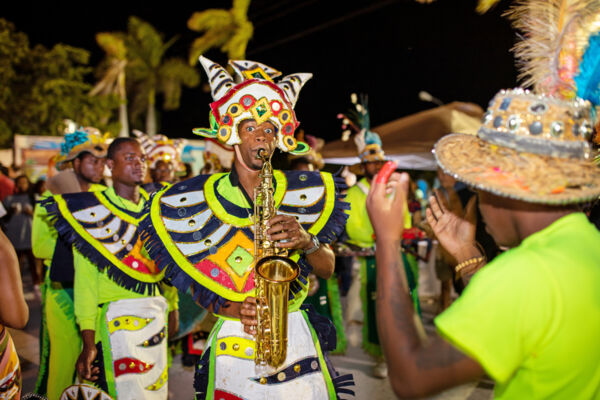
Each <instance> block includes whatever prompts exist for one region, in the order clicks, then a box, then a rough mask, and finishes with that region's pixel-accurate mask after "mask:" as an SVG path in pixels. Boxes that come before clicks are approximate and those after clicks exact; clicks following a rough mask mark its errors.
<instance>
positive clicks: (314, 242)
mask: <svg viewBox="0 0 600 400" xmlns="http://www.w3.org/2000/svg"><path fill="white" fill-rule="evenodd" d="M319 247H321V243H320V242H319V239H317V237H316V236H315V235H312V234H311V235H310V241H309V242H308V244H307V245H306V246H304V247H303V248H302V251H303V252H304V254H305V255H310V254H312V253H314V252H316V251H317V250H319Z"/></svg>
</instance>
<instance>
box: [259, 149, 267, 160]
mask: <svg viewBox="0 0 600 400" xmlns="http://www.w3.org/2000/svg"><path fill="white" fill-rule="evenodd" d="M256 158H258V159H259V160H263V161H265V160H266V159H267V150H266V149H258V151H257V152H256Z"/></svg>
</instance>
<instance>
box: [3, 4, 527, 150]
mask: <svg viewBox="0 0 600 400" xmlns="http://www.w3.org/2000/svg"><path fill="white" fill-rule="evenodd" d="M4 3H5V4H3V6H2V8H1V9H0V16H1V17H3V18H6V19H8V20H9V21H12V22H13V23H15V24H16V26H17V29H18V30H20V31H23V32H25V33H27V34H28V36H29V39H30V43H31V44H37V43H41V44H43V45H46V46H52V45H54V44H56V43H59V42H62V43H66V44H69V45H72V46H77V47H83V48H86V49H88V50H90V51H91V52H92V63H93V64H94V65H95V64H97V63H98V62H99V61H100V60H101V59H102V57H103V53H102V51H101V50H100V48H99V47H98V46H97V45H96V43H95V39H94V34H95V33H96V32H101V31H116V30H122V31H124V30H126V27H127V19H128V17H129V16H130V15H136V16H138V17H140V18H142V19H145V20H146V21H148V22H150V23H151V24H152V25H154V27H155V28H157V29H158V30H159V31H161V32H163V33H164V35H165V38H166V39H168V38H170V37H172V36H174V35H179V40H178V42H177V43H176V44H175V45H174V46H173V47H172V48H171V49H170V50H169V52H168V53H167V55H168V56H180V57H183V58H185V59H187V55H188V49H189V45H190V43H191V42H192V41H193V40H194V38H195V37H197V36H198V33H197V32H193V31H190V30H188V29H187V26H186V22H187V19H188V18H189V17H190V15H191V14H192V13H193V12H194V11H200V10H202V9H205V8H226V9H228V8H230V7H231V1H221V0H219V1H202V2H189V1H188V2H177V1H168V2H164V3H162V4H164V5H159V6H150V2H148V1H120V2H117V1H112V0H110V1H103V2H81V1H80V2H79V3H76V4H74V3H72V2H64V1H56V2H27V1H18V0H17V1H11V2H4ZM6 3H9V5H6ZM507 3H509V2H507V1H505V2H502V3H501V4H500V7H497V8H496V9H494V10H492V11H491V12H489V13H488V14H485V15H483V16H481V15H479V14H477V13H476V12H475V6H476V1H475V0H437V1H436V2H434V3H432V4H429V5H423V4H419V3H417V2H415V1H413V0H373V1H364V0H363V1H349V0H347V1H329V0H321V1H316V0H281V1H265V0H254V1H252V4H251V6H250V10H249V18H250V20H251V21H252V22H253V23H254V29H255V31H254V37H253V39H252V40H251V41H250V43H249V45H248V50H247V58H248V59H250V60H255V61H260V62H263V63H265V64H267V65H270V66H272V67H274V68H276V69H278V70H280V71H282V72H283V74H284V75H286V74H289V73H294V72H312V73H313V74H314V77H313V79H312V80H311V81H309V82H308V83H307V84H306V85H305V87H304V89H303V90H302V93H301V95H300V98H299V100H298V103H297V105H296V113H297V116H298V119H299V120H300V121H301V128H303V129H304V130H305V131H306V133H309V134H313V135H316V136H320V137H323V138H325V139H326V140H335V139H337V138H339V137H340V135H341V128H340V124H339V121H338V120H337V119H336V114H337V113H339V112H344V111H346V110H347V109H348V108H349V107H350V93H352V92H357V93H360V92H362V93H367V94H368V95H369V106H370V110H371V123H372V126H377V125H379V124H383V123H385V122H389V121H391V120H394V119H396V118H400V117H402V116H405V115H409V114H412V113H415V112H418V111H421V110H424V109H427V108H431V107H434V105H432V104H430V103H424V102H422V101H420V100H419V99H418V97H417V95H418V93H419V91H420V90H426V91H428V92H430V93H431V94H432V95H434V96H436V97H437V98H439V99H441V100H442V101H443V102H451V101H455V100H460V101H471V102H474V103H477V104H479V105H481V106H482V107H484V108H485V106H486V105H487V103H488V101H489V99H491V98H492V97H493V95H494V94H495V93H496V92H497V91H498V90H499V89H501V88H509V87H513V86H515V85H516V84H517V81H516V75H517V72H516V70H515V68H514V61H513V57H512V55H511V53H510V51H509V49H510V48H511V47H512V45H513V44H514V41H515V39H516V35H515V33H514V32H513V31H512V29H511V27H510V23H509V22H508V21H507V20H506V19H505V18H503V17H502V16H501V14H502V12H503V11H504V9H505V8H506V7H507V5H508V4H507ZM206 56H207V57H209V58H211V59H213V60H214V61H217V62H220V63H223V64H224V63H225V62H226V56H225V55H224V54H223V53H221V52H220V51H218V50H213V51H211V52H209V53H208V54H206ZM198 68H199V70H200V69H201V68H200V67H198ZM201 75H202V79H203V80H204V79H205V75H204V72H203V71H202V72H201ZM92 78H93V77H91V76H90V79H92ZM210 101H211V99H210V94H208V93H205V92H204V91H203V90H202V89H201V87H197V88H195V89H189V90H188V89H186V90H184V94H183V97H182V100H181V104H182V105H181V108H180V109H179V110H176V111H170V112H162V116H161V120H160V132H161V133H164V134H167V135H168V136H170V137H193V135H192V134H191V129H192V128H194V127H197V126H205V127H206V126H208V118H207V117H208V110H209V108H208V103H209V102H210ZM159 102H160V100H159ZM415 134H418V132H415Z"/></svg>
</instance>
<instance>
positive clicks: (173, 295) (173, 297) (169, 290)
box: [161, 283, 179, 311]
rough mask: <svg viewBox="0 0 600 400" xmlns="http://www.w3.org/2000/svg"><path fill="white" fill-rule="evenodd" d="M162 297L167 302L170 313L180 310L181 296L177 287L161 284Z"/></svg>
mask: <svg viewBox="0 0 600 400" xmlns="http://www.w3.org/2000/svg"><path fill="white" fill-rule="evenodd" d="M161 289H162V295H163V297H164V298H165V299H166V300H167V305H168V306H169V311H176V310H179V294H178V293H177V288H176V287H175V286H169V285H167V284H165V283H161Z"/></svg>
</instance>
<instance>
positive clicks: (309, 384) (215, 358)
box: [142, 170, 352, 399]
mask: <svg viewBox="0 0 600 400" xmlns="http://www.w3.org/2000/svg"><path fill="white" fill-rule="evenodd" d="M238 185H239V183H238V181H237V174H236V173H235V171H234V172H233V173H221V174H213V175H210V176H209V175H201V176H198V177H196V178H192V179H189V180H186V181H183V182H180V183H178V184H175V185H173V186H171V187H169V188H167V189H163V190H162V191H160V192H158V193H157V194H156V195H155V196H154V197H153V199H152V202H151V208H150V213H149V216H148V217H147V218H146V219H145V220H144V221H143V222H142V229H143V231H144V233H143V235H144V236H145V237H144V240H146V243H145V244H146V247H147V249H148V252H149V253H150V255H151V258H152V259H153V260H155V261H156V262H157V265H158V267H159V268H160V269H161V270H163V271H164V272H165V276H166V277H167V278H168V279H170V280H171V283H172V284H173V285H175V286H176V287H178V288H179V289H180V290H181V291H187V290H188V289H189V288H191V290H192V292H193V293H194V298H195V300H196V301H197V302H198V303H199V304H201V305H202V306H204V307H210V306H212V308H213V309H214V310H215V313H217V314H218V313H219V311H220V308H221V307H222V306H223V305H224V303H225V302H226V301H235V302H242V301H243V300H244V299H245V298H246V297H247V296H254V233H253V229H254V223H253V207H252V206H251V205H250V204H249V202H248V201H247V200H246V198H245V196H244V194H243V193H242V191H241V189H240V187H239V186H238ZM342 187H343V183H342V180H341V179H338V178H334V177H333V176H332V175H331V174H328V173H319V172H303V171H285V172H282V171H277V170H276V171H274V188H275V192H274V199H275V207H276V208H277V209H278V213H280V214H286V215H292V216H295V217H296V218H297V219H298V221H299V222H300V224H301V225H302V226H303V228H304V229H305V230H306V231H308V232H309V233H312V234H313V235H315V236H316V237H317V238H318V239H319V241H321V242H322V243H330V242H331V241H332V240H334V239H335V238H336V237H337V236H338V235H339V234H340V232H341V230H342V228H343V226H344V223H345V220H346V216H345V213H344V210H345V209H346V208H347V204H346V203H345V202H343V201H341V198H340V197H341V195H340V188H342ZM291 257H292V258H293V259H294V260H296V261H297V262H298V264H299V266H300V269H301V271H300V275H299V277H298V279H297V280H296V281H295V282H293V283H292V284H291V285H290V303H289V311H290V312H289V332H290V334H289V335H288V341H289V342H288V355H287V359H286V362H285V363H284V365H283V366H281V367H280V368H279V369H278V370H277V371H276V372H275V373H274V374H272V376H269V377H267V379H266V382H265V383H260V381H259V377H258V376H257V375H256V373H255V369H254V349H255V344H254V340H253V337H252V336H250V335H247V334H245V333H244V332H243V327H242V324H241V323H240V322H239V320H231V319H226V318H224V317H222V316H221V318H220V319H219V321H218V322H217V325H216V327H215V329H214V330H213V332H212V333H211V336H210V338H209V340H208V346H207V349H206V350H205V352H204V355H203V359H202V361H201V363H200V365H199V366H198V370H197V374H196V384H195V386H196V391H197V398H207V399H209V398H213V397H212V396H216V395H217V394H219V395H222V394H223V393H227V394H229V395H232V396H235V397H225V398H231V399H236V398H244V399H255V398H264V396H274V398H277V396H279V395H281V396H284V395H285V397H286V398H291V399H293V398H295V397H294V396H298V398H332V399H335V398H338V395H339V394H341V393H348V389H345V388H344V387H345V386H347V385H348V384H349V383H351V379H352V378H351V377H350V376H344V377H339V376H336V375H337V374H336V373H335V372H334V371H333V369H331V368H328V365H327V362H326V359H325V357H324V356H323V352H324V351H328V350H331V349H332V348H334V347H335V344H336V340H335V328H333V326H332V324H331V322H330V321H329V320H327V319H325V318H323V317H319V316H318V315H317V314H315V313H311V312H307V311H305V310H303V309H301V304H302V302H303V301H304V299H305V298H306V294H307V277H308V274H309V273H310V271H311V270H312V267H311V266H310V265H309V264H308V263H307V261H306V259H305V258H304V257H301V256H300V254H299V253H298V252H293V253H292V254H291ZM211 365H212V366H211ZM282 373H283V375H282ZM332 375H333V376H332ZM311 393H312V395H311ZM218 398H220V397H218Z"/></svg>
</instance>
